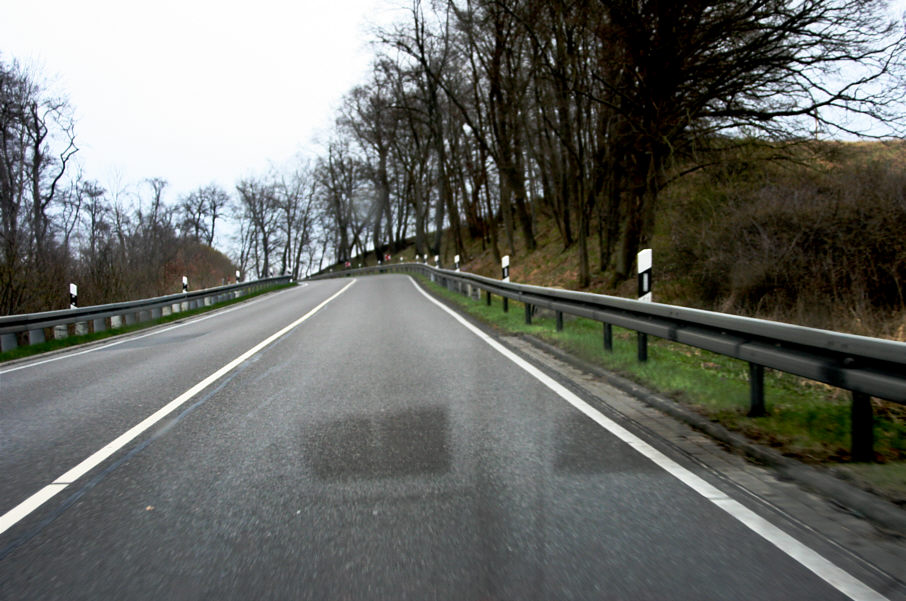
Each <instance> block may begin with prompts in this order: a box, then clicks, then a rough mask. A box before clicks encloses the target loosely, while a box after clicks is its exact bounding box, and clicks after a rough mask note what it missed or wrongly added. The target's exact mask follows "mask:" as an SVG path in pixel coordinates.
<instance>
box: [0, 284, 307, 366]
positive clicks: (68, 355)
mask: <svg viewBox="0 0 906 601" xmlns="http://www.w3.org/2000/svg"><path fill="white" fill-rule="evenodd" d="M306 286H308V284H307V283H306V284H302V285H300V286H299V287H300V288H304V287H306ZM280 292H289V290H285V291H283V290H281V291H280ZM278 294H279V292H278ZM272 298H273V297H272V296H268V297H264V298H259V299H256V300H252V301H248V302H245V303H239V304H237V305H236V306H234V307H228V308H225V309H223V310H220V311H214V312H212V313H210V314H209V315H203V316H199V317H197V318H195V319H190V320H189V321H186V322H184V323H178V324H175V325H172V326H170V327H167V328H162V329H159V330H154V331H153V332H147V333H145V334H141V335H138V336H128V337H126V338H123V339H121V340H114V341H112V342H108V343H104V344H99V345H98V346H93V347H91V348H89V349H85V350H83V351H78V352H75V353H65V354H61V355H57V356H55V357H49V358H47V359H43V360H41V361H35V362H33V363H26V364H24V365H19V366H16V367H10V368H9V369H0V376H2V375H3V374H8V373H10V372H13V371H19V370H20V369H28V368H29V367H37V366H38V365H44V364H45V363H51V362H53V361H60V360H61V359H70V358H72V357H78V356H79V355H84V354H86V353H93V352H95V351H100V350H104V349H108V348H110V347H111V346H117V345H119V344H123V343H125V342H132V341H134V340H141V339H142V338H147V337H148V336H155V335H157V334H163V333H164V332H169V331H171V330H176V329H178V328H182V327H184V326H188V325H192V324H195V323H198V322H199V321H205V320H206V319H211V318H212V317H220V316H221V315H226V314H227V313H232V312H233V311H236V310H238V309H245V308H246V307H251V306H252V305H255V304H257V303H260V302H262V301H265V300H269V299H272Z"/></svg>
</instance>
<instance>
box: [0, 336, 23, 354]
mask: <svg viewBox="0 0 906 601" xmlns="http://www.w3.org/2000/svg"><path fill="white" fill-rule="evenodd" d="M18 346H19V341H18V340H16V335H15V334H14V333H9V334H0V352H4V353H5V352H6V351H11V350H13V349H14V348H17V347H18Z"/></svg>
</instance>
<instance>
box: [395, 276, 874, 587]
mask: <svg viewBox="0 0 906 601" xmlns="http://www.w3.org/2000/svg"><path fill="white" fill-rule="evenodd" d="M409 280H410V281H411V282H412V285H413V286H415V289H416V290H418V291H419V292H421V293H422V295H424V297H425V298H427V299H428V300H429V301H431V302H432V303H434V304H435V305H437V306H438V307H440V308H441V309H443V310H444V311H446V312H447V313H449V314H450V315H451V316H452V317H453V318H454V319H455V320H457V321H458V322H459V323H460V324H462V325H463V326H464V327H465V328H466V329H468V330H469V331H471V332H472V333H473V334H475V335H476V336H478V337H479V338H480V339H482V340H483V341H484V342H486V343H487V344H488V345H490V346H491V348H493V349H494V350H496V351H497V352H499V353H500V354H501V355H503V356H504V357H506V358H507V359H509V360H510V361H512V362H513V363H515V364H516V365H518V366H519V367H521V368H522V369H523V370H525V371H526V372H528V373H529V374H530V375H531V376H532V377H534V378H535V379H536V380H538V381H539V382H541V383H542V384H544V385H545V386H547V387H548V388H549V389H551V390H552V391H553V392H555V393H556V394H557V395H558V396H560V397H561V398H562V399H564V400H565V401H567V402H568V403H570V404H571V405H572V406H573V407H575V408H576V409H578V410H579V411H581V412H582V413H584V414H585V415H587V416H588V417H590V418H591V419H593V420H594V421H595V422H597V423H598V425H600V426H601V427H602V428H604V429H605V430H607V431H608V432H610V433H611V434H613V435H614V436H616V437H617V438H619V439H620V440H621V441H623V442H624V443H626V444H628V445H629V446H630V447H632V448H633V449H635V450H636V451H637V452H639V453H640V454H642V455H643V456H644V457H646V458H648V459H649V460H651V461H652V462H654V463H655V464H656V465H658V466H659V467H661V468H662V469H663V470H665V471H666V472H668V473H669V474H670V475H672V476H673V477H675V478H677V479H678V480H679V481H680V482H682V483H683V484H685V485H686V486H688V487H689V488H691V489H692V490H694V491H695V492H696V493H698V494H699V495H701V496H703V497H704V498H706V499H707V500H709V501H711V502H712V503H714V504H715V505H716V506H717V507H719V508H721V509H723V510H724V511H725V512H727V513H728V514H730V515H731V516H732V517H734V518H735V519H736V520H738V521H739V522H741V523H742V524H743V525H745V526H746V527H747V528H749V529H750V530H752V531H753V532H755V533H756V534H758V535H759V536H761V537H762V538H763V539H765V540H766V541H768V542H769V543H771V544H772V545H774V546H775V547H777V548H778V549H780V550H781V551H782V552H784V553H785V554H786V555H788V556H790V557H792V558H793V559H795V560H796V561H797V562H799V563H800V564H802V565H803V566H805V567H806V568H808V569H809V570H810V571H811V572H813V573H814V574H815V575H817V576H818V577H819V578H821V579H822V580H824V581H825V582H827V583H828V584H830V585H831V586H832V587H834V588H835V589H837V590H838V591H840V592H841V593H843V594H844V595H846V596H847V597H849V598H850V599H855V600H857V601H863V600H864V601H889V600H888V599H887V597H885V596H883V595H881V594H880V593H878V592H877V591H875V590H874V589H872V588H871V587H869V586H868V585H867V584H865V583H864V582H862V581H861V580H858V579H857V578H855V577H854V576H852V575H850V574H849V573H848V572H846V571H844V570H843V569H842V568H840V567H838V566H837V565H836V564H834V563H832V562H831V561H829V560H828V559H826V558H825V557H824V556H823V555H821V554H820V553H818V552H817V551H815V550H813V549H812V548H810V547H808V546H807V545H805V544H804V543H801V542H799V541H798V540H797V539H795V538H794V537H792V536H790V535H789V534H787V533H786V532H784V531H783V530H781V529H780V528H778V527H777V526H775V525H774V524H772V523H771V522H769V521H768V520H766V519H764V518H762V517H761V516H760V515H758V514H757V513H755V512H754V511H752V510H751V509H749V508H748V507H746V506H745V505H743V504H742V503H740V502H738V501H736V500H734V499H732V498H730V497H729V496H728V495H727V494H726V493H724V492H722V491H721V490H720V489H718V488H717V487H715V486H712V485H711V484H709V483H708V482H706V481H705V480H703V479H702V478H700V477H698V476H697V475H695V474H694V473H692V472H691V471H689V470H688V469H686V468H684V467H683V466H681V465H680V464H678V463H676V462H675V461H674V460H672V459H670V458H669V457H667V456H666V455H664V454H663V453H661V452H660V451H658V450H657V449H655V448H654V447H652V446H651V445H649V444H648V443H647V442H645V441H644V440H642V439H641V438H639V437H638V436H636V435H635V434H633V433H631V432H630V431H628V430H626V429H625V428H624V427H623V426H621V425H619V424H617V423H616V422H614V421H613V420H611V419H610V418H609V417H607V416H605V415H604V414H603V413H601V412H600V411H598V410H597V409H595V408H594V407H592V406H591V405H589V404H588V403H586V402H585V401H583V400H582V399H581V398H579V397H578V396H577V395H575V394H574V393H572V392H571V391H569V390H568V389H567V388H566V387H564V386H563V385H561V384H560V383H558V382H557V381H556V380H554V379H553V378H551V377H550V376H548V375H547V374H545V373H544V372H542V371H540V370H539V369H538V368H536V367H535V366H534V365H532V364H531V363H529V362H528V361H526V360H525V359H523V358H522V357H520V356H519V355H517V354H515V353H514V352H512V351H511V350H509V349H508V348H506V347H505V346H503V345H502V344H501V343H499V342H497V341H496V340H494V339H493V338H491V337H490V336H489V335H487V334H486V333H484V332H483V331H481V329H479V328H477V327H476V326H474V325H472V324H471V323H469V321H468V320H467V319H465V318H464V317H462V316H461V315H459V314H458V313H457V312H456V311H454V310H453V309H450V308H449V307H447V306H446V305H444V304H443V303H442V302H440V301H438V300H437V299H435V298H434V297H432V296H431V295H430V294H428V293H427V292H425V291H424V290H422V288H421V287H420V286H419V285H418V284H417V283H416V282H415V280H414V279H412V277H411V276H410V277H409Z"/></svg>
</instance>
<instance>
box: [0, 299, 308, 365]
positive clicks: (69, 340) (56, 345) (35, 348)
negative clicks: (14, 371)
mask: <svg viewBox="0 0 906 601" xmlns="http://www.w3.org/2000/svg"><path fill="white" fill-rule="evenodd" d="M295 285H296V284H283V285H280V286H273V287H271V288H266V289H264V290H257V291H255V292H252V293H250V294H247V295H245V296H241V297H239V298H233V299H230V300H226V301H223V302H220V303H216V304H213V305H208V306H206V307H199V308H197V309H192V310H190V311H180V312H179V313H172V314H170V315H166V316H163V317H159V318H157V319H153V320H149V321H143V322H140V323H135V324H132V325H124V326H120V327H118V328H110V329H107V330H104V331H103V332H96V333H90V334H81V335H78V336H67V337H66V338H61V339H59V340H55V339H54V340H48V341H46V342H42V343H41V344H35V345H32V346H20V347H18V348H15V349H13V350H10V351H6V352H3V353H0V363H3V362H4V361H11V360H13V359H22V358H24V357H31V356H33V355H40V354H41V353H46V352H48V351H54V350H58V349H63V348H68V347H71V346H76V345H79V344H85V343H87V342H95V341H98V340H104V339H105V338H110V337H112V336H118V335H120V334H128V333H130V332H135V331H138V330H144V329H146V328H150V327H152V326H156V325H160V324H165V323H170V322H173V321H179V320H182V319H185V318H187V317H192V316H195V315H199V314H201V313H207V312H209V311H213V310H215V309H222V308H223V307H228V306H230V305H235V304H237V303H241V302H245V301H247V300H249V299H252V298H254V297H256V296H260V295H262V294H267V293H269V292H275V291H277V290H282V289H284V288H291V287H293V286H295Z"/></svg>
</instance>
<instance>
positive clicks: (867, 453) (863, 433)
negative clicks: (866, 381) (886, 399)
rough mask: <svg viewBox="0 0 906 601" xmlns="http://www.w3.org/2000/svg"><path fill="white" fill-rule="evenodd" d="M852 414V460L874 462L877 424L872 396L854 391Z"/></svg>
mask: <svg viewBox="0 0 906 601" xmlns="http://www.w3.org/2000/svg"><path fill="white" fill-rule="evenodd" d="M851 415H852V418H851V419H852V423H851V426H850V427H851V438H852V460H853V461H858V462H872V461H874V460H875V451H874V446H875V425H874V411H873V409H872V406H871V397H870V396H868V395H867V394H865V393H864V392H855V391H853V404H852V414H851Z"/></svg>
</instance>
